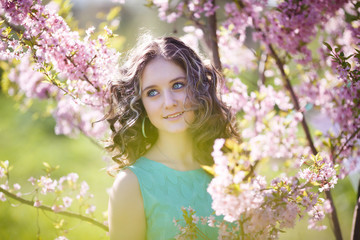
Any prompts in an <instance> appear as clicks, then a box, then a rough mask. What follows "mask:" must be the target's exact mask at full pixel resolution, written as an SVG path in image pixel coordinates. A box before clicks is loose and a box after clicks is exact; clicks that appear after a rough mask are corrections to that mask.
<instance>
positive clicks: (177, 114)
mask: <svg viewBox="0 0 360 240" xmlns="http://www.w3.org/2000/svg"><path fill="white" fill-rule="evenodd" d="M183 113H184V112H177V113H174V114H170V115H167V116H166V117H164V118H165V119H169V118H170V119H173V118H176V117H178V116H180V115H182V114H183Z"/></svg>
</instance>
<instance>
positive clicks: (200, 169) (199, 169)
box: [140, 156, 204, 173]
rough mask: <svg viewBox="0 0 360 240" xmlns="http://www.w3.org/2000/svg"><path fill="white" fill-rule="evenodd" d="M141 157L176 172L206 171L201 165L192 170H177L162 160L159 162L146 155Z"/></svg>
mask: <svg viewBox="0 0 360 240" xmlns="http://www.w3.org/2000/svg"><path fill="white" fill-rule="evenodd" d="M140 158H141V159H145V160H147V161H150V162H152V163H154V164H157V165H159V166H161V167H162V168H166V169H169V170H170V171H174V172H177V173H192V172H199V171H204V170H203V169H202V168H201V167H200V168H196V169H192V170H184V171H182V170H177V169H174V168H171V167H169V166H166V165H165V164H163V163H161V162H157V161H154V160H151V159H149V158H147V157H144V156H142V157H140Z"/></svg>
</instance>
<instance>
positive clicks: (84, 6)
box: [0, 0, 356, 240]
mask: <svg viewBox="0 0 360 240" xmlns="http://www.w3.org/2000/svg"><path fill="white" fill-rule="evenodd" d="M73 3H74V7H73V14H74V15H73V17H74V18H75V19H76V20H78V21H79V26H80V27H82V28H87V27H89V26H91V25H95V26H96V24H98V23H99V21H98V20H97V19H96V17H95V16H96V13H97V12H99V11H105V12H106V11H108V10H109V9H110V7H111V6H113V5H114V4H112V3H111V2H110V1H85V0H82V1H80V0H78V1H73ZM144 3H145V1H140V0H136V1H127V3H126V4H125V5H124V6H123V7H122V10H121V20H120V30H119V32H117V33H118V34H119V35H121V36H122V37H124V39H125V42H124V44H123V45H122V46H121V49H119V50H121V51H125V50H126V49H129V48H131V47H132V46H133V45H134V43H135V40H136V38H137V36H138V35H139V33H141V32H142V31H143V30H150V32H152V33H153V35H155V36H161V35H164V34H171V33H173V32H174V31H176V32H178V34H180V35H181V33H182V31H181V29H182V27H181V25H182V24H183V22H180V23H175V24H171V25H168V24H166V23H164V22H161V21H160V20H159V19H158V17H157V10H156V9H149V8H147V7H145V6H144V5H143V4H144ZM43 109H44V104H42V103H41V102H36V101H35V102H34V104H33V106H32V107H30V108H29V109H28V110H27V111H22V110H20V108H19V104H18V103H17V102H15V101H14V100H13V99H11V98H10V97H8V96H5V95H4V94H0V117H1V118H0V161H4V160H9V162H10V165H13V166H14V169H13V170H12V171H11V172H10V184H11V185H12V184H14V183H20V185H21V186H22V190H23V191H22V192H25V190H26V189H31V187H30V184H29V183H28V181H27V179H29V177H31V176H34V177H39V176H41V175H44V171H43V169H44V166H43V164H42V162H48V163H49V164H50V165H51V166H56V165H59V166H60V168H59V169H58V170H57V171H55V172H54V174H53V177H54V178H58V177H60V176H63V175H67V174H68V173H71V172H76V173H78V174H79V182H81V181H82V180H86V181H87V183H88V184H89V186H90V190H89V191H90V192H91V193H93V194H94V195H95V197H94V199H92V200H91V201H90V202H91V203H92V204H94V205H96V207H97V209H96V215H95V217H96V218H97V219H98V220H100V221H102V219H103V216H102V215H103V213H104V212H106V209H107V201H108V195H107V192H106V190H107V189H108V188H109V187H111V184H112V181H113V178H112V177H111V176H109V175H108V174H107V173H106V170H105V168H106V167H107V163H106V162H105V161H103V160H102V158H103V156H104V154H105V153H104V151H103V150H101V149H99V148H98V147H97V146H95V145H94V144H93V143H92V142H91V141H90V140H89V139H87V138H85V137H83V136H80V137H79V138H76V139H71V138H68V137H65V136H57V135H55V134H54V126H55V121H54V120H53V119H52V118H51V116H50V117H45V118H44V117H40V118H39V117H38V112H41V111H42V110H43ZM332 194H333V197H334V199H335V204H336V207H337V211H338V214H339V218H340V224H341V227H342V231H343V236H344V239H350V230H351V222H352V211H353V208H354V206H355V198H356V193H355V191H354V188H353V186H352V185H351V183H350V181H349V180H348V179H345V180H341V181H339V184H338V185H337V186H336V189H335V190H334V191H332ZM105 217H106V215H105ZM61 218H63V217H58V216H56V215H55V214H51V213H43V212H42V211H38V210H37V209H35V208H32V207H29V206H26V205H21V204H18V203H17V202H15V201H10V202H9V201H6V202H0V240H3V239H4V240H8V239H11V240H12V239H16V240H17V239H37V236H39V237H40V238H41V239H55V238H56V236H57V235H56V233H60V232H59V230H57V229H56V228H55V225H54V224H53V222H54V221H55V222H56V221H58V220H59V219H61ZM64 219H65V221H66V222H65V224H68V226H69V227H70V231H69V232H68V233H67V235H66V236H67V237H68V238H69V239H88V240H91V239H108V237H107V235H106V233H105V231H103V230H102V229H100V228H98V227H95V226H93V225H91V224H89V223H85V222H81V221H79V220H74V219H69V218H66V217H64ZM325 223H327V224H328V225H329V221H328V220H326V221H325ZM281 239H294V240H296V239H299V240H300V239H319V240H320V239H335V238H334V237H333V234H332V232H331V227H330V226H329V227H328V229H327V230H325V231H322V232H317V231H313V230H307V220H306V216H305V218H304V220H302V221H301V222H300V223H299V224H297V226H296V228H294V229H290V230H288V231H287V232H286V233H284V234H282V235H281Z"/></svg>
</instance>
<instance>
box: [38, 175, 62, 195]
mask: <svg viewBox="0 0 360 240" xmlns="http://www.w3.org/2000/svg"><path fill="white" fill-rule="evenodd" d="M37 182H38V184H39V186H40V187H41V193H42V194H47V193H48V192H54V191H55V188H56V186H57V181H56V180H52V179H51V178H49V177H44V176H41V178H40V179H38V180H37Z"/></svg>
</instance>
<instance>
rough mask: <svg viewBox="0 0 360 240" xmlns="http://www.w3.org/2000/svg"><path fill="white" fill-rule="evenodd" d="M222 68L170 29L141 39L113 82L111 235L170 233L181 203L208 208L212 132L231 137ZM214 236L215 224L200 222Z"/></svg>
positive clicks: (199, 212) (200, 211) (132, 239)
mask: <svg viewBox="0 0 360 240" xmlns="http://www.w3.org/2000/svg"><path fill="white" fill-rule="evenodd" d="M218 80H219V75H218V73H217V71H216V70H214V69H213V68H212V67H209V66H206V65H204V63H203V62H202V61H201V59H200V58H199V56H198V55H197V54H196V53H195V52H194V51H193V50H192V49H191V48H189V47H188V46H186V45H185V44H184V43H183V42H181V41H180V40H178V39H175V38H172V37H165V38H160V39H156V40H152V41H142V44H139V45H138V46H137V48H135V50H134V51H133V52H132V53H131V54H130V56H129V57H128V60H127V62H126V63H125V64H124V66H123V68H122V78H121V79H119V81H118V82H116V83H113V84H112V86H111V94H112V96H113V99H112V105H113V106H112V110H111V111H110V112H111V115H110V117H109V118H108V121H109V122H110V124H111V129H112V131H113V133H114V134H113V138H112V141H113V142H112V145H111V150H112V151H114V152H116V156H115V157H114V160H115V161H117V162H118V163H119V164H120V167H121V168H122V170H121V171H120V172H119V174H118V175H117V177H116V180H115V182H114V185H113V187H112V189H111V191H110V200H109V229H110V239H111V240H118V239H125V240H137V239H150V240H151V239H155V240H161V239H174V237H175V236H176V235H178V234H179V233H180V232H179V229H178V228H177V227H176V226H175V224H174V221H173V220H179V223H180V224H181V219H183V217H182V214H183V213H182V207H189V206H190V207H191V208H193V209H194V210H195V211H196V216H198V217H200V216H203V217H208V216H210V215H211V214H213V210H212V209H211V196H210V195H209V194H208V193H207V191H206V189H207V185H208V184H209V182H210V181H211V176H210V175H209V174H207V173H206V172H205V171H204V170H203V169H202V168H201V165H212V163H213V159H212V157H211V152H212V146H213V143H214V140H215V139H216V138H228V137H234V136H235V137H236V136H237V135H236V131H235V130H234V128H233V125H232V123H231V115H230V112H229V109H228V108H227V107H226V106H225V105H224V104H223V103H222V102H221V100H220V98H219V96H218V93H217V84H218ZM198 225H199V226H198V227H199V230H200V231H201V233H199V234H205V235H207V236H208V238H209V239H217V237H216V236H217V233H216V232H217V229H216V228H211V227H209V226H206V225H203V224H200V223H199V224H198Z"/></svg>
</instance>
